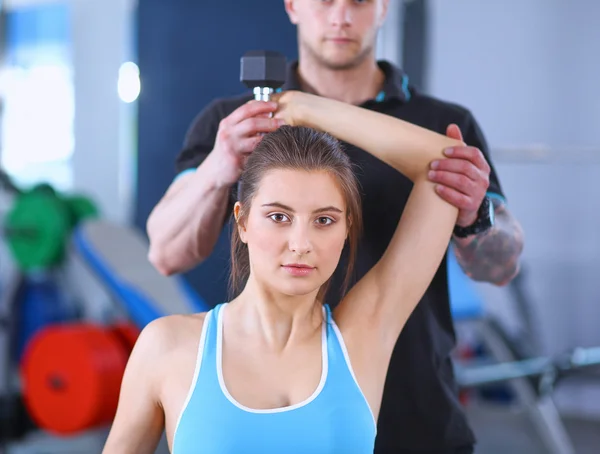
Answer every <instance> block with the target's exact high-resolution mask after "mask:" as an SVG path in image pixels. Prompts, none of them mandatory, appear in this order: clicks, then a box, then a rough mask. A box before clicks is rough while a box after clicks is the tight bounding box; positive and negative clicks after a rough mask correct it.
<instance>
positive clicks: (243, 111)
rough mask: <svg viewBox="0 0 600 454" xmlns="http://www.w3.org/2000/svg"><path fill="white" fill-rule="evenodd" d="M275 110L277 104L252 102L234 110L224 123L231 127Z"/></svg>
mask: <svg viewBox="0 0 600 454" xmlns="http://www.w3.org/2000/svg"><path fill="white" fill-rule="evenodd" d="M276 110H277V103H274V102H266V101H255V100H252V101H249V102H247V103H246V104H244V105H242V106H240V107H238V108H237V109H236V110H234V111H233V112H232V113H231V114H230V115H229V116H228V117H227V118H226V119H225V121H226V122H227V123H229V124H230V125H232V126H233V125H235V124H237V123H240V122H242V121H244V120H246V119H248V118H251V117H255V116H257V115H268V114H270V113H272V112H275V111H276Z"/></svg>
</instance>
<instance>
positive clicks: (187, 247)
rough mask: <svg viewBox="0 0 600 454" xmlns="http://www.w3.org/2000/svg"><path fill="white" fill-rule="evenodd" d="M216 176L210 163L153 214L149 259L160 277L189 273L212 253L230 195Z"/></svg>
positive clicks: (184, 179)
mask: <svg viewBox="0 0 600 454" xmlns="http://www.w3.org/2000/svg"><path fill="white" fill-rule="evenodd" d="M213 176H214V172H213V171H212V169H211V167H210V162H208V159H207V161H205V162H204V163H203V164H202V165H201V166H200V167H199V168H198V170H196V172H194V173H191V174H189V175H184V176H182V177H181V180H180V181H179V180H178V181H175V182H174V183H173V184H172V186H171V188H169V190H168V191H167V193H166V194H165V196H164V197H163V199H162V200H161V201H160V202H159V203H158V204H157V205H156V207H155V208H154V210H153V211H152V213H151V214H150V217H149V218H148V223H147V232H148V237H149V238H150V250H149V254H148V258H149V260H150V262H151V263H152V264H153V265H154V267H156V269H157V270H158V271H159V272H160V273H162V274H165V275H171V274H176V273H181V272H184V271H187V270H189V269H191V268H193V267H194V266H196V265H198V264H199V263H201V262H202V261H203V260H205V259H206V258H207V257H208V256H209V255H210V253H211V252H212V250H213V248H214V245H215V243H216V241H217V239H218V237H219V235H220V233H221V230H222V228H223V220H224V218H225V215H226V213H225V211H226V209H227V201H228V197H229V194H230V188H228V187H220V186H218V185H217V184H216V183H215V181H214V178H213Z"/></svg>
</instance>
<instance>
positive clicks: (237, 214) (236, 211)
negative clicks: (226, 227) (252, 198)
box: [233, 202, 246, 243]
mask: <svg viewBox="0 0 600 454" xmlns="http://www.w3.org/2000/svg"><path fill="white" fill-rule="evenodd" d="M241 215H242V204H241V203H240V202H235V205H234V206H233V217H234V218H235V224H236V227H237V229H238V234H239V235H240V240H242V243H246V227H245V226H244V225H243V224H242V218H241Z"/></svg>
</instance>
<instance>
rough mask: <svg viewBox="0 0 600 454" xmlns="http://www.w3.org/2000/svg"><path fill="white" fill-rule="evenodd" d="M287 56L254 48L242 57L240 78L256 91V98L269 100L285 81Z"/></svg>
mask: <svg viewBox="0 0 600 454" xmlns="http://www.w3.org/2000/svg"><path fill="white" fill-rule="evenodd" d="M286 71H287V64H286V58H285V56H284V55H283V54H280V53H279V52H274V51H270V50H252V51H249V52H246V53H245V54H244V56H243V57H242V59H241V71H240V80H241V81H242V82H243V83H244V85H246V87H248V88H250V89H252V90H253V92H254V99H256V100H260V101H268V100H269V99H270V97H271V94H272V93H273V92H274V91H275V90H276V89H277V88H280V87H281V86H282V85H283V84H284V83H285V78H286Z"/></svg>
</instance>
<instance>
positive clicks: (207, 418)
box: [173, 303, 376, 454]
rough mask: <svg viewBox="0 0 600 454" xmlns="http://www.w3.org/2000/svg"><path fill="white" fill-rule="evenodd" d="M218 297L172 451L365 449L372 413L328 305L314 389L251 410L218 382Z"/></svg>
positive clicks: (237, 453)
mask: <svg viewBox="0 0 600 454" xmlns="http://www.w3.org/2000/svg"><path fill="white" fill-rule="evenodd" d="M225 304H226V303H225ZM225 304H220V305H218V306H216V307H215V308H214V309H212V310H211V311H210V312H209V313H207V314H206V318H205V319H204V326H203V327H202V333H201V335H200V345H199V348H198V358H197V363H196V368H195V372H194V377H193V380H192V384H191V386H190V390H189V392H188V395H187V398H186V401H185V403H184V405H183V408H182V410H181V414H180V415H179V419H178V421H177V425H176V428H175V434H174V439H173V454H200V453H201V454H242V453H244V454H246V453H247V454H254V453H260V454H282V453H286V454H295V453H298V454H300V453H302V454H334V453H335V454H341V453H343V454H371V453H372V452H373V448H374V445H375V434H376V423H375V418H374V417H373V413H372V411H371V409H370V407H369V405H368V403H367V400H366V399H365V396H364V395H363V393H362V391H361V390H360V388H359V386H358V383H357V382H356V378H355V376H354V372H353V371H352V367H351V365H350V361H349V358H348V353H347V351H346V347H345V344H344V341H343V339H342V335H341V333H340V331H339V329H338V327H337V326H336V324H335V322H334V321H333V319H332V317H331V311H330V309H329V307H328V306H325V308H324V311H325V314H326V323H324V324H323V336H322V346H323V348H322V359H323V366H322V375H321V380H320V382H319V385H318V387H317V389H316V390H315V392H314V393H313V394H312V395H311V396H310V397H309V398H307V399H306V400H305V401H303V402H300V403H298V404H296V405H292V406H288V407H282V408H275V409H268V410H258V409H251V408H247V407H245V406H243V405H241V404H240V403H238V402H236V401H235V399H234V398H233V397H232V396H231V395H230V394H229V392H228V391H227V388H226V387H225V384H224V382H223V374H222V369H221V364H222V363H221V358H222V355H221V353H222V347H221V346H222V342H223V308H224V307H225Z"/></svg>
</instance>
